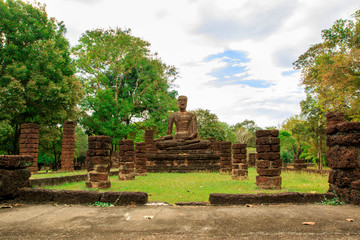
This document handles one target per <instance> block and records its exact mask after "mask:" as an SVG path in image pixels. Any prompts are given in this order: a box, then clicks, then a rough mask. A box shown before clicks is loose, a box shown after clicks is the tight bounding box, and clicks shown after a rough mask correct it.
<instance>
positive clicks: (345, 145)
mask: <svg viewBox="0 0 360 240" xmlns="http://www.w3.org/2000/svg"><path fill="white" fill-rule="evenodd" d="M330 116H333V114H332V115H330ZM326 134H327V140H326V144H327V146H329V149H328V150H327V152H326V160H327V163H328V165H329V167H330V168H331V171H330V174H329V191H330V192H335V193H336V194H337V195H339V196H340V198H341V199H342V200H343V201H345V202H347V203H352V204H357V205H360V123H359V122H341V121H339V122H337V123H335V124H329V125H328V128H327V130H326Z"/></svg>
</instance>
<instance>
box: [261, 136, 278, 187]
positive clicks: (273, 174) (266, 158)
mask: <svg viewBox="0 0 360 240" xmlns="http://www.w3.org/2000/svg"><path fill="white" fill-rule="evenodd" d="M278 136H279V131H278V130H258V131H256V151H257V154H256V158H257V162H256V167H257V173H258V174H259V175H258V176H256V185H257V186H258V187H259V188H263V189H281V177H280V174H281V166H282V162H281V159H280V139H279V137H278Z"/></svg>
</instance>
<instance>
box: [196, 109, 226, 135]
mask: <svg viewBox="0 0 360 240" xmlns="http://www.w3.org/2000/svg"><path fill="white" fill-rule="evenodd" d="M191 112H192V113H194V114H195V115H196V118H197V124H198V134H199V136H200V138H201V139H209V138H210V137H214V138H216V140H217V141H225V139H226V136H225V135H226V134H225V129H224V128H223V126H222V125H221V123H220V121H219V118H218V117H217V116H216V114H214V113H211V112H210V110H208V109H201V108H198V109H196V110H194V111H191Z"/></svg>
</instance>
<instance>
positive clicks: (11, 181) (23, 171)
mask: <svg viewBox="0 0 360 240" xmlns="http://www.w3.org/2000/svg"><path fill="white" fill-rule="evenodd" d="M32 163H33V157H32V156H26V155H0V200H2V199H13V198H14V197H16V196H17V195H18V191H19V189H20V188H24V187H29V178H30V176H31V174H30V171H29V169H28V167H29V166H32Z"/></svg>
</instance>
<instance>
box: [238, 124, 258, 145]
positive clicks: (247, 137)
mask: <svg viewBox="0 0 360 240" xmlns="http://www.w3.org/2000/svg"><path fill="white" fill-rule="evenodd" d="M231 128H232V130H233V131H234V133H235V136H236V141H237V142H240V143H246V144H247V146H248V147H256V136H255V132H256V130H259V129H260V128H259V127H258V126H256V123H255V122H254V121H253V120H247V119H245V120H244V121H242V122H241V123H237V124H235V125H233V126H231Z"/></svg>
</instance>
